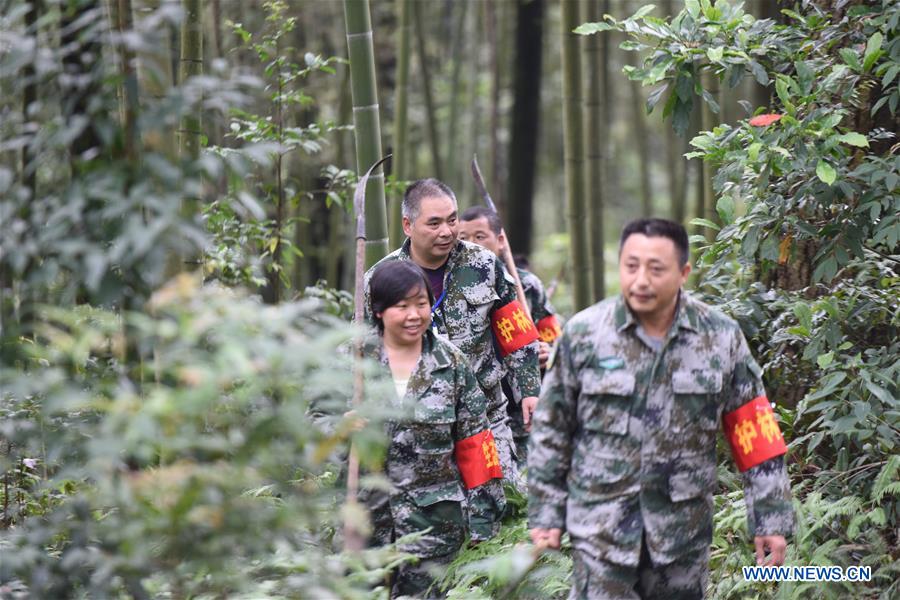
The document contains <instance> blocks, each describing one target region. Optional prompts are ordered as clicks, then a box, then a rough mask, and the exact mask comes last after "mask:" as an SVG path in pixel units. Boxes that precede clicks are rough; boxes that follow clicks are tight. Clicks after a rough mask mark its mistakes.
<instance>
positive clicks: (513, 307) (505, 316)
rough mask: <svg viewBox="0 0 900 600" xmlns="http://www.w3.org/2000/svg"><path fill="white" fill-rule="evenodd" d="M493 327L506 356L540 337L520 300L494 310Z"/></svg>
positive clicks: (502, 351)
mask: <svg viewBox="0 0 900 600" xmlns="http://www.w3.org/2000/svg"><path fill="white" fill-rule="evenodd" d="M491 328H492V329H493V330H494V337H496V338H497V343H498V344H499V345H500V354H502V355H503V356H506V355H508V354H511V353H513V352H515V351H516V350H518V349H519V348H522V347H524V346H527V345H528V344H530V343H531V342H533V341H535V340H536V339H538V330H537V327H535V326H534V323H532V322H531V319H529V318H528V315H527V314H525V310H524V309H523V308H522V305H521V304H519V301H518V300H513V301H512V302H510V303H509V304H507V305H506V306H504V307H502V308H499V309H497V310H495V311H494V314H493V316H492V317H491Z"/></svg>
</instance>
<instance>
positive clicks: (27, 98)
mask: <svg viewBox="0 0 900 600" xmlns="http://www.w3.org/2000/svg"><path fill="white" fill-rule="evenodd" d="M39 4H40V3H39V2H38V0H32V1H31V2H30V3H29V4H28V10H26V11H25V29H26V31H27V33H28V35H33V36H34V39H35V41H37V40H38V39H39V38H38V35H37V21H38V15H39V13H40V7H39ZM36 77H37V74H36V72H35V70H34V62H32V61H28V62H27V63H25V66H23V67H22V78H23V79H24V81H25V85H24V89H23V91H22V92H23V93H22V118H23V119H24V120H25V121H26V122H27V121H30V120H31V118H30V116H29V108H30V107H31V105H32V104H33V103H34V102H36V101H37V79H36ZM33 159H34V156H33V154H32V152H31V149H30V148H29V147H28V146H27V145H26V146H25V147H24V148H22V176H23V183H24V184H25V187H26V188H27V189H28V192H29V194H30V195H31V200H34V199H35V198H37V165H36V164H34V162H33ZM30 204H31V202H24V203H23V204H22V208H21V210H20V211H19V217H20V218H22V219H23V220H25V221H26V222H27V221H28V220H29V218H30V216H29V214H28V213H29V208H28V207H29V206H30Z"/></svg>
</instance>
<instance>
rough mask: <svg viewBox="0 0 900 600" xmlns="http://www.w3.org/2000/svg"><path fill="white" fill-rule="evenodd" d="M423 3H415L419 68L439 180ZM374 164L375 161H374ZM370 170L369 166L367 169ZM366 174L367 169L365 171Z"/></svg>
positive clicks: (441, 177)
mask: <svg viewBox="0 0 900 600" xmlns="http://www.w3.org/2000/svg"><path fill="white" fill-rule="evenodd" d="M424 5H425V4H424V3H423V2H413V8H414V13H415V17H416V42H417V48H418V55H419V66H420V67H421V69H422V91H423V92H424V93H425V114H426V118H427V120H428V145H429V148H430V149H431V162H432V172H433V173H434V176H435V177H437V178H438V179H443V164H442V163H441V150H440V143H441V142H440V139H439V138H438V127H437V114H436V111H435V105H434V97H433V96H432V93H431V92H432V90H431V72H430V71H429V69H428V52H427V48H426V47H425V38H426V32H425V18H424V16H423V15H422V11H423V10H425V9H424V8H423V6H424ZM373 162H374V161H373ZM366 168H368V166H367V167H366ZM363 172H365V169H364V170H363Z"/></svg>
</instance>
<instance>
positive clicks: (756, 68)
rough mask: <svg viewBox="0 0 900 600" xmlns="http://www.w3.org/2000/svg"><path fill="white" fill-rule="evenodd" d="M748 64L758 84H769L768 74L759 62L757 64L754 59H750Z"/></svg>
mask: <svg viewBox="0 0 900 600" xmlns="http://www.w3.org/2000/svg"><path fill="white" fill-rule="evenodd" d="M748 66H749V67H750V72H751V73H753V77H755V78H756V81H757V82H758V83H759V85H769V74H768V73H766V70H765V69H764V68H763V66H762V65H761V64H759V63H758V62H756V61H755V60H751V61H750V62H749V63H748Z"/></svg>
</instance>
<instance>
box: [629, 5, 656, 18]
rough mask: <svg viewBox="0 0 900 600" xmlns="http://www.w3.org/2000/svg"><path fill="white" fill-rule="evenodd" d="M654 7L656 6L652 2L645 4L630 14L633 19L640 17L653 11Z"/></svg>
mask: <svg viewBox="0 0 900 600" xmlns="http://www.w3.org/2000/svg"><path fill="white" fill-rule="evenodd" d="M654 8H656V6H655V5H653V4H645V5H644V6H642V7H640V8H639V9H638V11H637V12H636V13H634V14H633V15H631V18H632V19H634V20H637V19H640V18H641V17H643V16H644V15H647V14H649V13H651V12H653V9H654Z"/></svg>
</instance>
